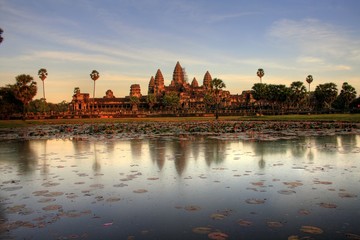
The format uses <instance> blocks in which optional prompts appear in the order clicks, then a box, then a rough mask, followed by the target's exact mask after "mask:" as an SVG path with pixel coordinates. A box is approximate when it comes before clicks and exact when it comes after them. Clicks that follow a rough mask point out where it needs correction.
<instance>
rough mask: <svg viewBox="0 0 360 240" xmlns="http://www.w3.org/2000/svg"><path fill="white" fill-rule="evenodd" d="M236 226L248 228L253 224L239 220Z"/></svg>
mask: <svg viewBox="0 0 360 240" xmlns="http://www.w3.org/2000/svg"><path fill="white" fill-rule="evenodd" d="M238 224H239V225H240V226H243V227H249V226H251V225H253V222H251V221H248V220H244V219H240V220H239V221H238Z"/></svg>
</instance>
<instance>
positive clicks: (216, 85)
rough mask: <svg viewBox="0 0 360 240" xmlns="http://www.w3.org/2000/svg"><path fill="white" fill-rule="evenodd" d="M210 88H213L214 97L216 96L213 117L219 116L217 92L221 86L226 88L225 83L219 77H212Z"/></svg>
mask: <svg viewBox="0 0 360 240" xmlns="http://www.w3.org/2000/svg"><path fill="white" fill-rule="evenodd" d="M211 88H215V97H216V105H215V118H216V119H218V118H219V100H220V99H219V98H220V96H219V92H220V90H221V89H222V88H226V85H225V83H224V82H223V80H221V79H220V78H214V79H213V80H212V81H211Z"/></svg>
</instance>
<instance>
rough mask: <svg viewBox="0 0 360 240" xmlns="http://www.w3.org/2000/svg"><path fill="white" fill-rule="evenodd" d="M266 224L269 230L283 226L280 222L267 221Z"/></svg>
mask: <svg viewBox="0 0 360 240" xmlns="http://www.w3.org/2000/svg"><path fill="white" fill-rule="evenodd" d="M266 224H267V226H268V227H269V228H280V227H282V226H283V224H282V223H281V222H276V221H267V222H266Z"/></svg>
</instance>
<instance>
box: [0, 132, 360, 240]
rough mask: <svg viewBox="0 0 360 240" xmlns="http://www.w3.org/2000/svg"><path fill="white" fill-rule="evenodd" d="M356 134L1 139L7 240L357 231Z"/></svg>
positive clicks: (2, 229) (348, 234)
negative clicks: (267, 137)
mask: <svg viewBox="0 0 360 240" xmlns="http://www.w3.org/2000/svg"><path fill="white" fill-rule="evenodd" d="M359 156H360V136H359V135H343V136H327V137H308V138H307V137H304V138H301V139H297V140H279V141H263V142H256V141H243V140H235V139H225V138H216V137H211V136H196V137H194V136H182V137H172V136H168V137H164V136H163V137H157V138H148V139H132V140H130V139H129V140H116V141H115V140H101V141H90V140H87V139H81V138H79V139H72V140H55V139H53V140H40V139H39V140H23V141H1V142H0V171H1V176H0V189H1V191H0V238H1V239H292V240H295V239H360V229H359V218H360V201H359V200H360V191H359V183H360V157H359Z"/></svg>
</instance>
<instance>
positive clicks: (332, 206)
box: [319, 202, 337, 208]
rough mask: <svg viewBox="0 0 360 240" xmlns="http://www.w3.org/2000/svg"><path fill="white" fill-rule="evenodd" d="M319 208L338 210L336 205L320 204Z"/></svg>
mask: <svg viewBox="0 0 360 240" xmlns="http://www.w3.org/2000/svg"><path fill="white" fill-rule="evenodd" d="M319 206H320V207H322V208H337V205H336V204H333V203H323V202H322V203H319Z"/></svg>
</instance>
